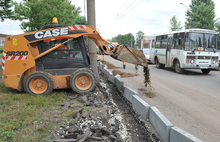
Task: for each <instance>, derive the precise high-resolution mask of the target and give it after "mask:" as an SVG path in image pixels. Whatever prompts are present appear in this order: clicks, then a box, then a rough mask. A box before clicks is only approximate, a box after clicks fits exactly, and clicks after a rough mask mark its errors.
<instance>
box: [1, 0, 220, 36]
mask: <svg viewBox="0 0 220 142" xmlns="http://www.w3.org/2000/svg"><path fill="white" fill-rule="evenodd" d="M17 1H19V0H17ZM84 1H85V2H86V0H72V4H73V5H76V6H77V7H81V11H82V13H81V15H82V16H84V15H85V16H87V13H86V11H85V10H86V4H85V8H84ZM213 1H214V2H215V14H216V18H220V0H213ZM180 2H182V3H183V4H184V5H186V6H187V7H189V5H190V4H191V0H96V1H95V4H96V5H95V7H96V28H97V29H98V30H99V31H100V33H101V35H102V37H103V38H105V39H111V38H112V37H114V36H117V35H118V34H127V33H130V32H131V33H132V34H133V35H134V36H135V35H136V33H137V32H138V31H142V32H144V33H145V35H150V36H152V35H154V34H158V33H163V32H169V31H170V19H171V18H172V17H173V16H174V15H175V16H176V17H177V20H178V21H181V25H182V26H183V28H184V24H185V13H186V11H187V8H186V7H185V6H183V5H181V4H180ZM58 21H59V19H58ZM19 24H20V22H18V21H11V20H5V21H4V22H0V33H2V34H12V35H13V34H21V33H23V31H22V30H21V29H20V27H19Z"/></svg>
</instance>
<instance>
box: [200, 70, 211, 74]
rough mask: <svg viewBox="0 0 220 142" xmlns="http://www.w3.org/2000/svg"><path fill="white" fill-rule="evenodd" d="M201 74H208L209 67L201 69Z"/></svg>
mask: <svg viewBox="0 0 220 142" xmlns="http://www.w3.org/2000/svg"><path fill="white" fill-rule="evenodd" d="M201 70H202V73H203V74H208V73H209V72H210V71H211V70H210V69H201Z"/></svg>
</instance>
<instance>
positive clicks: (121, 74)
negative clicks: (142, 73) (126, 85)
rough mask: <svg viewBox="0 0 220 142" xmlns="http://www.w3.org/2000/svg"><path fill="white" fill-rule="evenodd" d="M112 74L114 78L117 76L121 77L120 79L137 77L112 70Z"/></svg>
mask: <svg viewBox="0 0 220 142" xmlns="http://www.w3.org/2000/svg"><path fill="white" fill-rule="evenodd" d="M112 74H113V75H114V76H116V75H117V74H119V75H120V76H121V78H126V77H133V76H138V74H132V73H125V72H121V71H119V70H113V71H112Z"/></svg>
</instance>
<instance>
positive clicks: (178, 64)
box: [175, 61, 184, 74]
mask: <svg viewBox="0 0 220 142" xmlns="http://www.w3.org/2000/svg"><path fill="white" fill-rule="evenodd" d="M175 71H176V73H179V74H182V73H183V72H184V69H182V68H181V67H180V62H179V61H176V62H175Z"/></svg>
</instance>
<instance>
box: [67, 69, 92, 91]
mask: <svg viewBox="0 0 220 142" xmlns="http://www.w3.org/2000/svg"><path fill="white" fill-rule="evenodd" d="M70 86H71V88H72V89H73V91H75V92H77V93H79V94H87V93H90V92H91V91H93V90H94V89H95V87H96V80H95V77H94V74H93V72H92V71H91V70H89V69H86V68H83V69H78V70H77V71H75V72H74V73H73V74H72V76H71V78H70Z"/></svg>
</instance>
